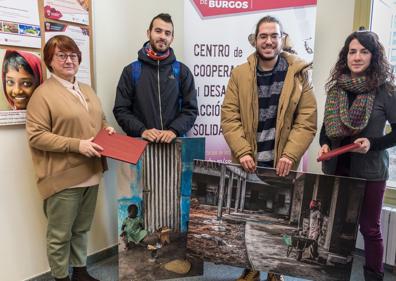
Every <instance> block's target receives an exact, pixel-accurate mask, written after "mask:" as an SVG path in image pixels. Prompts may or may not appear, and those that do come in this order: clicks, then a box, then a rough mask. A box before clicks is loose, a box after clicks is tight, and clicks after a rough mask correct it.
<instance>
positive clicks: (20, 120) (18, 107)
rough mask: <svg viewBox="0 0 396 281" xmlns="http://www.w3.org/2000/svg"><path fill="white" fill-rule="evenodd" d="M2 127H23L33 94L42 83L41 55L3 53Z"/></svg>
mask: <svg viewBox="0 0 396 281" xmlns="http://www.w3.org/2000/svg"><path fill="white" fill-rule="evenodd" d="M0 63H1V66H2V68H1V78H0V82H1V85H2V87H1V93H0V125H13V124H24V123H25V116H26V108H27V105H28V103H29V100H30V98H31V97H32V95H33V94H34V90H35V89H36V88H37V87H38V86H39V85H40V84H41V83H42V82H43V71H42V66H41V59H40V56H39V53H36V52H29V51H24V50H23V51H22V50H18V49H1V50H0Z"/></svg>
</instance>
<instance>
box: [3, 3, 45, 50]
mask: <svg viewBox="0 0 396 281" xmlns="http://www.w3.org/2000/svg"><path fill="white" fill-rule="evenodd" d="M37 3H38V2H37V0H0V45H8V46H21V47H30V48H40V47H41V31H40V18H39V10H38V4H37Z"/></svg>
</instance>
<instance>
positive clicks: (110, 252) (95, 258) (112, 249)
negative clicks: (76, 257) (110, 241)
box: [25, 244, 118, 281]
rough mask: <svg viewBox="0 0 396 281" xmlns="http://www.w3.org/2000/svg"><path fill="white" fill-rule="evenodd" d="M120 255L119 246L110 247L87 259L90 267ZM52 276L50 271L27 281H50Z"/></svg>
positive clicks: (26, 280)
mask: <svg viewBox="0 0 396 281" xmlns="http://www.w3.org/2000/svg"><path fill="white" fill-rule="evenodd" d="M117 253H118V244H116V245H114V246H112V247H110V248H106V249H103V250H101V251H99V252H96V253H94V254H91V255H89V256H88V257H87V265H88V266H90V265H92V264H94V263H97V262H100V261H102V260H104V259H107V258H110V257H112V256H114V255H116V254H117ZM49 276H51V273H50V271H48V272H45V273H42V274H40V275H38V276H35V277H32V278H29V279H25V281H40V280H48V277H49Z"/></svg>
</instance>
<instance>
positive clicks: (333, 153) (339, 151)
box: [316, 143, 359, 162]
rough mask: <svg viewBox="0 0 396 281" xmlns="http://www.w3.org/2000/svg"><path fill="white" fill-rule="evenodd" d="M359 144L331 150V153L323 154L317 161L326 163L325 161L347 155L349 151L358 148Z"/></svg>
mask: <svg viewBox="0 0 396 281" xmlns="http://www.w3.org/2000/svg"><path fill="white" fill-rule="evenodd" d="M358 147H359V144H358V143H351V144H347V145H344V146H341V147H339V148H336V149H333V150H330V151H329V152H327V153H325V154H323V155H322V156H320V157H318V159H316V160H317V161H318V162H320V161H325V160H329V159H331V158H333V157H336V156H338V155H340V154H343V153H346V152H348V151H351V150H352V149H355V148H358Z"/></svg>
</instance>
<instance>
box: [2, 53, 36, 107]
mask: <svg viewBox="0 0 396 281" xmlns="http://www.w3.org/2000/svg"><path fill="white" fill-rule="evenodd" d="M15 53H16V54H18V55H19V56H21V57H22V58H23V59H24V60H25V61H26V63H27V64H28V65H29V66H30V68H31V69H32V71H33V78H34V81H36V83H37V85H39V84H41V83H43V73H42V69H41V60H40V58H39V57H37V56H36V55H34V54H32V53H28V52H24V51H17V50H7V51H6V53H5V55H4V60H3V67H2V74H1V76H2V77H1V78H2V79H3V93H4V95H5V97H6V100H7V102H8V104H9V106H10V108H11V109H15V105H14V102H13V101H12V100H11V99H10V98H9V97H8V96H7V91H6V79H5V78H6V74H7V72H8V66H6V63H8V60H9V58H10V56H11V55H13V54H15ZM6 68H7V69H6ZM26 71H27V70H26Z"/></svg>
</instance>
